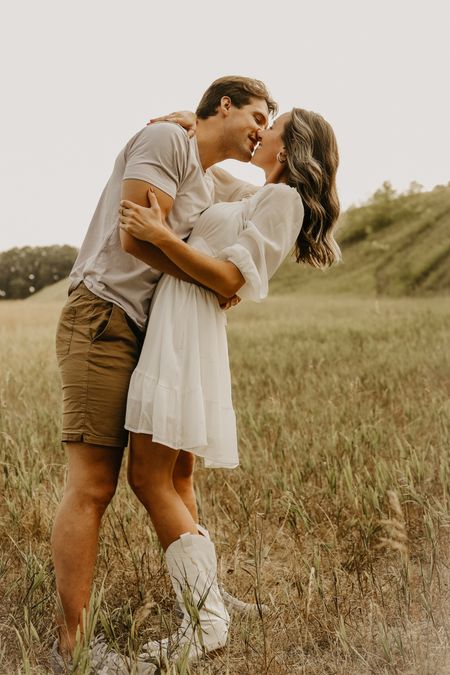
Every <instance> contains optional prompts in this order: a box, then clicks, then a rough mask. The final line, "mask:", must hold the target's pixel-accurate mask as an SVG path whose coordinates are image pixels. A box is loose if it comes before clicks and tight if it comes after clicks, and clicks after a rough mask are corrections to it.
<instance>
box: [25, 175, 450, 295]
mask: <svg viewBox="0 0 450 675" xmlns="http://www.w3.org/2000/svg"><path fill="white" fill-rule="evenodd" d="M338 239H339V243H340V245H341V248H342V253H343V262H342V263H341V264H339V265H336V266H335V267H333V268H331V269H329V270H325V271H322V270H316V269H313V268H309V267H306V266H304V265H297V264H296V263H294V262H292V260H288V261H286V263H285V264H284V265H283V266H282V267H281V268H280V270H279V271H278V273H277V274H276V276H275V277H274V279H273V280H272V282H271V293H272V294H285V293H293V292H296V291H302V292H303V291H306V292H308V293H313V294H314V293H324V294H334V293H349V294H352V295H365V296H367V295H369V296H404V295H428V294H443V293H449V292H450V184H449V185H448V186H447V187H437V188H435V189H434V190H432V191H431V192H415V193H411V194H404V195H395V193H394V192H393V190H392V188H391V187H390V185H389V184H387V183H386V184H385V185H384V186H383V187H382V188H381V189H380V190H378V191H377V192H376V193H375V194H374V196H373V197H372V199H371V200H370V201H369V202H368V203H367V204H365V205H364V206H360V207H355V208H351V209H349V210H348V211H346V213H344V214H343V216H342V217H341V222H340V225H339V234H338ZM66 294H67V281H66V280H62V281H60V282H58V283H56V284H54V285H52V286H48V287H47V288H44V289H43V290H42V291H40V292H39V293H36V294H35V295H33V296H31V297H30V298H29V299H28V301H31V302H36V301H38V302H48V301H61V302H63V301H64V298H65V297H66Z"/></svg>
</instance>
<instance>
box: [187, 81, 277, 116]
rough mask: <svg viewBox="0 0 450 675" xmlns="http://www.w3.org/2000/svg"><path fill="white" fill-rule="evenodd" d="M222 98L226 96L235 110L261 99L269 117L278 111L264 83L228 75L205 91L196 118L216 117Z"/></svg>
mask: <svg viewBox="0 0 450 675" xmlns="http://www.w3.org/2000/svg"><path fill="white" fill-rule="evenodd" d="M222 96H228V97H229V98H230V99H231V102H232V104H233V105H234V106H236V108H242V107H243V106H244V105H248V104H249V103H250V99H252V98H263V99H264V100H265V101H266V103H267V107H268V108H269V114H270V115H275V114H276V112H277V110H278V105H277V103H276V102H275V101H274V100H273V98H272V97H271V95H270V94H269V92H268V90H267V87H266V85H265V84H264V82H261V80H254V79H253V78H251V77H240V76H238V75H228V76H226V77H219V79H218V80H214V82H213V83H212V84H211V86H209V87H208V89H207V90H206V91H205V93H204V94H203V96H202V99H201V101H200V103H199V104H198V107H197V110H196V114H197V117H200V119H202V120H206V119H207V118H208V117H213V116H214V115H216V114H217V108H218V107H219V105H220V99H221V98H222Z"/></svg>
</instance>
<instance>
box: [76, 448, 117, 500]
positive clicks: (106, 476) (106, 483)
mask: <svg viewBox="0 0 450 675" xmlns="http://www.w3.org/2000/svg"><path fill="white" fill-rule="evenodd" d="M67 452H68V455H69V472H68V481H67V485H66V490H65V493H66V495H69V496H70V498H71V499H73V500H75V501H76V503H77V505H78V506H79V507H82V508H93V509H96V510H97V511H104V510H105V509H106V507H107V506H108V504H109V503H110V501H111V499H112V498H113V496H114V494H115V491H116V486H117V481H118V477H119V471H120V465H121V461H122V455H123V449H122V448H109V447H103V446H97V445H89V444H87V443H68V444H67Z"/></svg>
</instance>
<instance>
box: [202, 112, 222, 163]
mask: <svg viewBox="0 0 450 675" xmlns="http://www.w3.org/2000/svg"><path fill="white" fill-rule="evenodd" d="M196 137H197V146H198V154H199V157H200V163H201V165H202V167H203V170H204V171H206V169H209V167H210V166H212V165H213V164H217V162H222V161H223V160H224V159H226V146H225V143H224V138H223V133H222V129H221V128H220V126H219V125H218V124H217V123H216V121H215V120H214V121H213V120H212V118H208V119H207V120H198V122H197V131H196Z"/></svg>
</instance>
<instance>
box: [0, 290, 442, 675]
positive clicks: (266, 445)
mask: <svg viewBox="0 0 450 675" xmlns="http://www.w3.org/2000/svg"><path fill="white" fill-rule="evenodd" d="M36 300H37V298H36ZM59 307H60V304H59V303H58V302H56V303H55V302H52V301H51V300H49V301H48V302H46V303H40V302H36V301H35V302H32V303H28V302H27V303H24V302H3V303H1V304H0V349H1V355H2V367H1V375H0V378H1V379H0V442H1V454H0V461H1V474H0V475H1V481H2V486H1V489H2V495H3V498H2V500H1V502H0V537H1V541H0V598H1V601H0V636H1V645H0V673H2V674H7V675H9V674H12V673H17V674H19V673H33V674H34V673H36V674H43V673H45V672H47V671H46V664H47V658H48V651H49V647H50V645H51V643H52V640H53V639H54V629H53V611H54V604H55V593H54V576H53V571H52V564H51V559H50V550H49V533H50V528H51V523H52V519H53V515H54V512H55V509H56V506H57V504H58V502H59V499H60V496H61V492H62V489H63V483H64V452H63V450H62V448H61V445H60V443H59V440H58V428H59V421H60V420H59V411H60V393H59V383H58V373H57V369H56V363H55V358H54V354H53V339H54V338H53V336H54V328H55V323H56V320H57V315H58V310H59ZM447 310H448V298H447V299H439V298H430V299H426V300H425V299H379V300H376V299H373V298H371V299H364V298H352V297H350V296H348V297H347V296H333V297H330V296H326V295H320V296H306V297H304V296H301V295H298V294H285V295H278V296H274V297H272V298H269V299H268V300H267V301H266V302H265V303H264V304H262V305H247V306H245V305H242V306H239V307H238V308H236V309H235V310H232V312H231V313H230V314H229V341H230V354H231V362H232V370H233V382H234V400H235V406H236V409H237V413H238V423H239V433H240V454H241V466H240V468H238V469H235V470H233V471H225V470H218V471H214V470H210V471H205V470H203V469H201V468H200V469H199V470H198V478H197V490H198V500H199V505H200V509H201V514H202V519H203V521H204V522H205V523H206V524H207V526H208V527H209V529H210V531H211V533H212V534H213V535H214V539H215V541H216V546H217V550H218V557H219V567H220V576H221V578H222V581H223V583H224V586H225V588H226V589H227V590H229V591H231V592H233V593H235V594H237V595H239V596H240V597H242V598H244V599H254V598H255V596H256V597H257V598H258V599H260V600H261V601H262V602H265V603H267V604H268V605H269V606H270V608H271V612H270V613H269V614H267V615H264V614H263V615H262V616H261V617H260V618H259V617H258V618H255V617H253V618H244V617H236V618H235V619H234V621H233V624H232V628H231V637H230V640H229V644H228V646H227V648H226V649H225V651H224V653H223V654H222V655H221V656H218V657H216V658H215V659H214V660H209V661H207V662H204V663H202V664H199V665H196V666H195V667H192V668H191V671H190V672H191V673H192V674H194V673H195V674H196V675H197V674H204V675H206V674H209V675H212V674H220V675H227V674H229V675H244V674H247V673H248V674H249V675H250V674H251V675H260V674H263V673H267V674H269V673H270V674H297V673H298V674H304V675H325V674H333V675H335V674H336V675H341V674H342V675H344V674H345V675H365V674H369V673H373V674H376V675H381V674H386V675H388V674H389V675H391V674H397V673H398V674H400V673H402V674H404V675H406V674H411V675H412V674H414V675H415V674H417V675H437V674H442V675H444V674H445V673H448V672H450V656H449V654H450V652H449V648H450V635H449V630H450V618H449V614H450V610H449V606H450V572H449V564H450V556H449V553H448V545H449V536H448V533H449V527H450V515H449V513H450V510H449V499H450V482H449V479H450V459H449V447H450V444H449V441H450V424H449V421H450V400H449V392H450V351H449V344H450V313H449V312H448V311H447ZM124 473H125V472H123V474H124ZM95 602H96V603H97V605H98V614H97V619H98V625H97V630H103V631H104V632H105V633H106V634H107V635H108V636H109V637H110V638H111V639H112V640H114V641H116V642H117V644H118V645H119V647H120V648H121V649H124V650H129V651H131V652H132V653H133V652H135V651H137V650H138V649H139V645H140V644H141V643H142V642H144V641H145V640H146V639H148V638H149V637H152V638H153V637H156V636H159V635H160V634H162V633H164V634H165V629H164V628H163V627H162V616H163V615H164V616H166V615H169V616H170V613H171V608H172V602H173V598H172V593H171V589H170V583H169V580H168V578H167V576H166V574H165V568H164V561H163V558H162V555H161V551H160V549H159V547H158V545H157V541H156V538H155V535H154V532H153V530H152V527H151V524H150V522H149V520H148V518H147V516H146V513H145V511H144V509H143V508H142V507H141V506H140V504H139V503H138V502H137V500H136V498H135V497H134V496H133V494H132V493H131V492H130V490H129V489H128V487H127V485H126V481H125V475H122V476H121V482H120V488H119V491H118V494H117V495H116V497H115V499H114V501H113V504H112V505H111V507H110V508H109V509H108V512H107V516H106V517H105V521H104V527H103V530H102V537H101V549H100V555H99V559H98V568H97V575H96V596H95ZM175 672H176V671H175V670H173V673H175ZM183 672H184V671H183Z"/></svg>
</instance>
